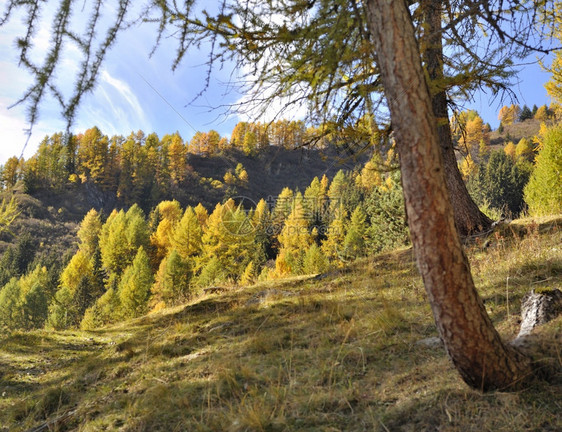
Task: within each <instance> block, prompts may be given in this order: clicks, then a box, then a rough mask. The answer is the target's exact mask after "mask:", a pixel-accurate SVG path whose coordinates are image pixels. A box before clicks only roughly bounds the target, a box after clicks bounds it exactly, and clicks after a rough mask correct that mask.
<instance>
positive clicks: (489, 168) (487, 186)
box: [469, 151, 531, 217]
mask: <svg viewBox="0 0 562 432" xmlns="http://www.w3.org/2000/svg"><path fill="white" fill-rule="evenodd" d="M530 172H531V167H530V165H529V163H528V162H518V163H515V162H514V161H513V160H512V159H511V158H510V157H508V156H507V155H506V154H505V152H502V151H495V152H492V154H491V155H490V159H489V160H488V163H487V164H485V165H481V166H480V168H479V171H478V174H477V175H476V176H474V177H473V178H472V179H471V181H470V182H469V188H470V190H471V191H472V193H473V194H474V195H475V198H476V201H477V202H480V203H485V202H486V203H489V205H490V206H491V207H493V208H495V209H498V210H500V211H503V212H504V214H507V215H509V216H511V217H515V216H517V215H518V214H519V213H520V212H521V210H522V209H523V206H524V202H523V188H524V186H525V184H526V183H527V181H528V179H529V175H530Z"/></svg>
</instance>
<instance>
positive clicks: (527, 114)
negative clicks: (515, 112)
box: [519, 105, 534, 121]
mask: <svg viewBox="0 0 562 432" xmlns="http://www.w3.org/2000/svg"><path fill="white" fill-rule="evenodd" d="M533 115H534V114H533V112H532V111H531V110H530V109H529V107H528V106H527V105H523V108H522V109H521V114H519V121H525V120H529V119H532V118H533Z"/></svg>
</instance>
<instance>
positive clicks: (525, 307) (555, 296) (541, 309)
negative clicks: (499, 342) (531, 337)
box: [517, 289, 562, 338]
mask: <svg viewBox="0 0 562 432" xmlns="http://www.w3.org/2000/svg"><path fill="white" fill-rule="evenodd" d="M561 313H562V292H561V291H560V290H559V289H553V290H548V291H546V290H545V291H539V292H537V291H535V290H533V291H531V292H529V293H527V294H525V296H524V297H523V299H522V301H521V328H520V330H519V334H518V335H517V338H520V337H522V336H526V335H528V334H529V333H531V331H532V330H533V329H534V328H535V327H536V326H538V325H541V324H545V323H547V322H549V321H551V320H553V319H554V318H556V317H557V316H558V315H560V314H561Z"/></svg>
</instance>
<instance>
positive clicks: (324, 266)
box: [302, 243, 330, 274]
mask: <svg viewBox="0 0 562 432" xmlns="http://www.w3.org/2000/svg"><path fill="white" fill-rule="evenodd" d="M329 266H330V263H329V261H328V258H327V257H326V255H324V253H323V252H322V249H320V247H319V246H318V245H317V244H316V243H312V244H311V245H310V247H309V248H308V250H307V251H306V254H305V255H304V258H303V266H302V272H303V273H304V274H318V273H324V272H326V271H327V270H328V268H329Z"/></svg>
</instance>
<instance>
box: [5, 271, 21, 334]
mask: <svg viewBox="0 0 562 432" xmlns="http://www.w3.org/2000/svg"><path fill="white" fill-rule="evenodd" d="M23 323H24V318H23V309H22V298H21V288H20V285H19V283H18V280H17V278H15V277H13V278H11V279H10V281H9V282H8V283H7V284H6V285H4V286H3V287H2V289H0V328H2V327H6V328H8V329H18V328H21V327H22V326H23Z"/></svg>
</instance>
